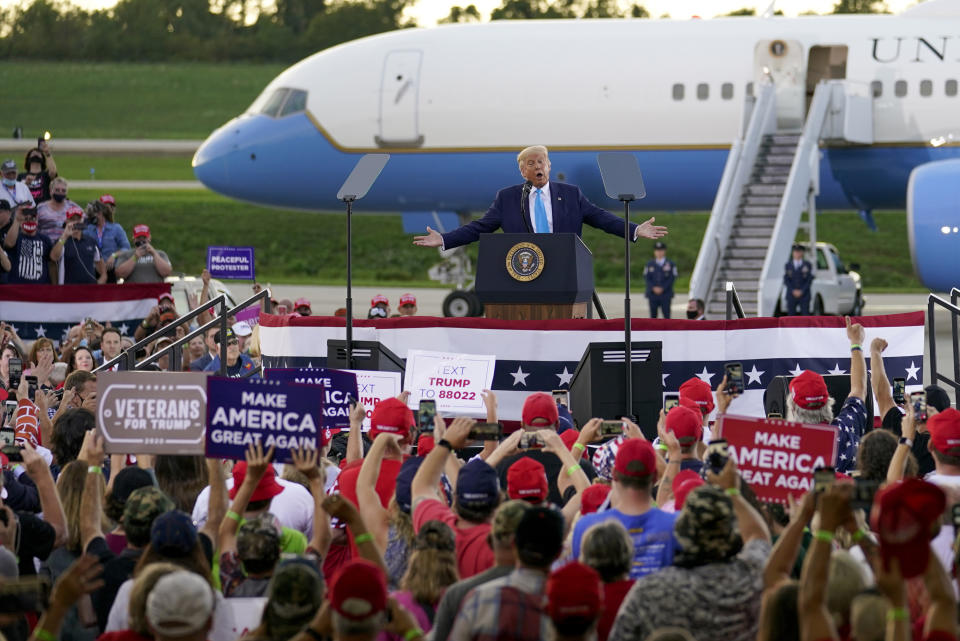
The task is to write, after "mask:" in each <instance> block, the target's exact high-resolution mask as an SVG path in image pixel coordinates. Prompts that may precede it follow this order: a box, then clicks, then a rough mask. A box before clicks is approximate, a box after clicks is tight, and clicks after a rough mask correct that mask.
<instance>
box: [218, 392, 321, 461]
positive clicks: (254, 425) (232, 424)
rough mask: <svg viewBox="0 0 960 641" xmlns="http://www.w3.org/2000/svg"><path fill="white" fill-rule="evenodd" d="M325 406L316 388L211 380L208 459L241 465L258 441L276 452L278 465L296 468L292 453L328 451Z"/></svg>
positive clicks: (275, 456) (275, 459) (275, 457)
mask: <svg viewBox="0 0 960 641" xmlns="http://www.w3.org/2000/svg"><path fill="white" fill-rule="evenodd" d="M322 423H323V400H322V398H321V396H320V395H319V394H317V388H316V387H314V386H313V385H296V384H293V383H281V382H279V381H265V380H251V379H245V378H219V377H213V376H211V377H210V378H208V379H207V436H206V449H205V451H206V456H207V458H227V459H235V460H241V459H243V458H244V452H245V451H246V449H247V446H248V445H250V444H253V443H256V442H257V441H260V443H261V444H262V445H263V449H264V450H266V449H267V448H269V447H270V446H271V445H275V446H276V452H275V454H274V459H273V460H274V461H277V462H280V463H291V462H292V460H291V457H290V450H291V449H297V448H299V447H301V446H304V447H308V448H314V449H318V448H319V447H321V446H322V445H323V430H322V427H321V426H322Z"/></svg>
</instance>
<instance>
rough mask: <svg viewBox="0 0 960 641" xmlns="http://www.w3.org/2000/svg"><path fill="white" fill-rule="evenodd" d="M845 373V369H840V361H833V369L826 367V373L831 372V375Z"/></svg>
mask: <svg viewBox="0 0 960 641" xmlns="http://www.w3.org/2000/svg"><path fill="white" fill-rule="evenodd" d="M846 373H847V370H845V369H840V363H834V364H833V369H828V370H827V374H833V375H837V374H846Z"/></svg>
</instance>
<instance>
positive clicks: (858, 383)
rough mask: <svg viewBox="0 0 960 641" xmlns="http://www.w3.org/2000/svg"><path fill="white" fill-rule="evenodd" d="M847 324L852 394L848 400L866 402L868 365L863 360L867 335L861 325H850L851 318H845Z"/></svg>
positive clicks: (848, 396)
mask: <svg viewBox="0 0 960 641" xmlns="http://www.w3.org/2000/svg"><path fill="white" fill-rule="evenodd" d="M844 320H845V321H846V323H847V338H848V339H849V340H850V394H848V395H847V398H859V399H860V400H862V401H866V393H867V363H866V361H865V360H864V358H863V341H864V339H865V336H866V335H865V333H864V331H863V326H862V325H861V324H860V323H853V324H851V323H850V317H849V316H844Z"/></svg>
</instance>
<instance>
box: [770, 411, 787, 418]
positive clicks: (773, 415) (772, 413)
mask: <svg viewBox="0 0 960 641" xmlns="http://www.w3.org/2000/svg"><path fill="white" fill-rule="evenodd" d="M767 418H783V414H781V413H780V412H770V413H769V414H767Z"/></svg>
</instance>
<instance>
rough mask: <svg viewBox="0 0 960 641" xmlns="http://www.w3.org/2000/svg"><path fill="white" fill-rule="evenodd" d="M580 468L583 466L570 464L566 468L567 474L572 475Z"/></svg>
mask: <svg viewBox="0 0 960 641" xmlns="http://www.w3.org/2000/svg"><path fill="white" fill-rule="evenodd" d="M581 469H583V468H581V467H580V466H579V465H571V466H570V467H568V468H567V476H573V475H574V474H576V473H577V472H579V471H580V470H581Z"/></svg>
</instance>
